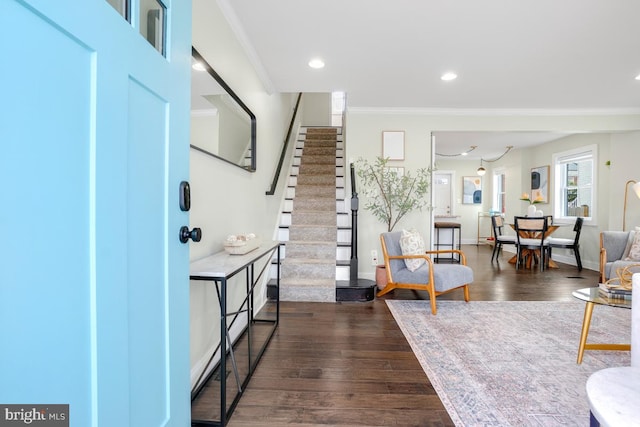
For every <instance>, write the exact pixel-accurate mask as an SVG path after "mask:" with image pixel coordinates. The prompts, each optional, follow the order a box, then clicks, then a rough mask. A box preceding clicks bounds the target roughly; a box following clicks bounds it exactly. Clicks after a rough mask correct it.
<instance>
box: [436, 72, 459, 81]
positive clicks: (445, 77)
mask: <svg viewBox="0 0 640 427" xmlns="http://www.w3.org/2000/svg"><path fill="white" fill-rule="evenodd" d="M457 78H458V75H457V74H456V73H451V72H449V73H444V74H443V75H442V77H440V79H442V80H444V81H445V82H448V81H451V80H455V79H457Z"/></svg>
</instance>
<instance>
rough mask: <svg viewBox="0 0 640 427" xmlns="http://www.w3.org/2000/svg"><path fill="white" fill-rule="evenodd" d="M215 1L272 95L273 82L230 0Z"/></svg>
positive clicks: (265, 87)
mask: <svg viewBox="0 0 640 427" xmlns="http://www.w3.org/2000/svg"><path fill="white" fill-rule="evenodd" d="M217 3H218V6H219V7H220V11H221V12H222V15H224V18H225V19H226V20H227V23H228V24H229V27H231V31H233V33H234V34H235V36H236V38H237V39H238V43H240V46H241V47H242V49H243V50H244V52H245V54H246V55H247V58H248V59H249V62H250V63H251V65H252V66H253V69H254V70H255V72H256V74H257V75H258V79H259V80H260V81H261V82H262V85H263V86H264V90H265V91H266V92H267V94H269V95H273V94H274V93H275V91H276V90H275V85H274V84H273V81H271V78H270V77H269V74H268V73H267V70H266V69H265V68H264V65H263V64H262V61H261V60H260V57H259V56H258V54H257V53H256V50H255V48H254V47H253V44H252V43H251V41H250V40H249V37H248V36H247V33H246V32H245V31H244V27H243V26H242V24H241V23H240V20H239V19H238V16H237V15H236V13H235V12H234V10H233V7H231V4H230V1H229V0H217Z"/></svg>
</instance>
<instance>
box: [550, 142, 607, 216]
mask: <svg viewBox="0 0 640 427" xmlns="http://www.w3.org/2000/svg"><path fill="white" fill-rule="evenodd" d="M585 152H591V154H592V156H593V157H592V159H593V174H592V179H591V203H592V206H591V208H590V216H589V217H588V218H585V219H584V224H585V225H588V224H589V225H590V224H596V223H597V217H598V200H597V199H598V191H597V185H598V146H597V145H596V144H592V145H587V146H584V147H580V148H575V149H573V150H567V151H562V152H560V153H554V154H553V155H552V162H553V171H554V173H553V221H554V222H558V223H561V224H562V223H573V222H574V221H575V217H573V216H561V215H560V214H559V211H560V206H561V204H562V200H561V195H562V192H561V187H562V181H561V180H560V176H561V165H560V164H559V163H558V162H559V160H560V159H562V158H565V157H571V156H576V155H578V154H580V153H585Z"/></svg>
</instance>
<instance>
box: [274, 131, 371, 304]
mask: <svg viewBox="0 0 640 427" xmlns="http://www.w3.org/2000/svg"><path fill="white" fill-rule="evenodd" d="M344 170H345V168H344V158H343V141H342V135H341V129H340V128H335V127H328V128H302V129H301V131H300V135H299V137H298V142H297V146H296V151H295V157H294V162H293V166H292V168H291V173H290V176H289V181H288V187H287V193H286V196H285V206H284V209H283V212H282V214H281V221H280V228H279V236H278V239H279V240H280V241H283V242H285V248H284V251H283V259H282V264H281V279H280V299H281V300H282V301H317V302H335V301H336V300H337V301H370V300H372V299H373V297H374V289H373V288H374V286H375V284H373V283H369V282H370V281H365V282H366V283H364V282H361V281H358V282H359V283H356V284H354V283H350V281H349V265H350V262H349V258H350V255H351V252H350V237H351V227H350V225H349V221H350V216H349V213H348V210H347V206H349V204H348V201H347V200H345V199H346V190H345V178H344ZM274 292H275V286H273V285H271V286H270V287H269V296H270V297H273V293H274Z"/></svg>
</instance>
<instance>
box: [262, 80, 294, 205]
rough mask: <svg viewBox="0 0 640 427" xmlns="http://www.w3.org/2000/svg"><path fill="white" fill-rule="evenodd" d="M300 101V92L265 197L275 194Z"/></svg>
mask: <svg viewBox="0 0 640 427" xmlns="http://www.w3.org/2000/svg"><path fill="white" fill-rule="evenodd" d="M301 99H302V92H300V93H299V94H298V99H297V100H296V106H295V108H294V109H293V114H292V115H291V123H289V130H288V131H287V136H286V137H285V139H284V144H283V145H282V152H281V153H280V160H278V167H277V168H276V172H275V174H274V175H273V181H271V187H270V188H269V189H268V190H267V192H266V195H267V196H273V195H274V194H275V192H276V187H277V186H278V179H279V178H280V172H281V171H282V165H283V164H284V159H285V157H286V155H287V147H288V146H289V139H290V138H291V132H292V131H293V124H294V123H295V121H296V117H297V115H298V107H299V106H300V100H301Z"/></svg>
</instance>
